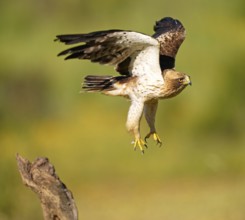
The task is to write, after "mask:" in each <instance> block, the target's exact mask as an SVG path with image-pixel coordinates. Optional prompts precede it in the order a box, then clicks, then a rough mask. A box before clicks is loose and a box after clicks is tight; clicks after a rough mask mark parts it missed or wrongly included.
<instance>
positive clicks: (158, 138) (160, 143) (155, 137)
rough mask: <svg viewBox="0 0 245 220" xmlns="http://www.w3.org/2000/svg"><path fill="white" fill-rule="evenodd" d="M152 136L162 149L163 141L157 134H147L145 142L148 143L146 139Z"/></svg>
mask: <svg viewBox="0 0 245 220" xmlns="http://www.w3.org/2000/svg"><path fill="white" fill-rule="evenodd" d="M151 135H152V136H153V140H154V141H156V142H157V145H158V144H159V147H161V146H162V141H161V139H160V137H159V136H158V134H157V133H156V132H150V133H149V134H147V135H146V136H145V142H146V143H147V141H146V139H148V138H149V137H150V136H151Z"/></svg>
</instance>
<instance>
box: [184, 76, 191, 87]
mask: <svg viewBox="0 0 245 220" xmlns="http://www.w3.org/2000/svg"><path fill="white" fill-rule="evenodd" d="M183 84H184V85H190V86H191V85H192V82H191V77H190V76H188V75H186V76H185V80H184V81H183Z"/></svg>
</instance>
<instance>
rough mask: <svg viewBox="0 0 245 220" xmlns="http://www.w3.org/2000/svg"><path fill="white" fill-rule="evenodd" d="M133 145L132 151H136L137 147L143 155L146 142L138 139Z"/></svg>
mask: <svg viewBox="0 0 245 220" xmlns="http://www.w3.org/2000/svg"><path fill="white" fill-rule="evenodd" d="M133 144H134V150H136V148H137V147H138V148H139V149H140V150H141V152H142V154H144V147H145V148H147V144H146V142H144V141H143V140H142V139H140V138H139V139H135V140H134V142H133Z"/></svg>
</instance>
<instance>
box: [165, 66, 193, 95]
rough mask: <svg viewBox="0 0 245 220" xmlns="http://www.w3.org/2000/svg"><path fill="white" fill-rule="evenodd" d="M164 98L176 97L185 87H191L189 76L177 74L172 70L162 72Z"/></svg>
mask: <svg viewBox="0 0 245 220" xmlns="http://www.w3.org/2000/svg"><path fill="white" fill-rule="evenodd" d="M163 78H164V82H165V83H164V90H165V93H166V96H165V98H171V97H174V96H176V95H178V94H179V93H180V92H181V91H182V90H183V89H184V88H185V87H186V86H188V85H191V84H192V83H191V79H190V76H188V75H186V74H185V73H182V72H178V71H176V70H174V69H166V70H164V71H163Z"/></svg>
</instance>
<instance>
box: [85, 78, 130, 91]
mask: <svg viewBox="0 0 245 220" xmlns="http://www.w3.org/2000/svg"><path fill="white" fill-rule="evenodd" d="M128 78H129V77H128V76H94V75H88V76H85V78H84V82H83V86H82V89H83V90H85V91H86V92H102V93H105V94H108V95H113V93H114V91H115V90H117V91H118V94H116V93H115V95H120V91H119V90H120V89H121V87H122V86H121V85H122V84H124V83H125V82H127V79H128ZM110 93H111V94H110ZM122 95H123V94H122Z"/></svg>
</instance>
